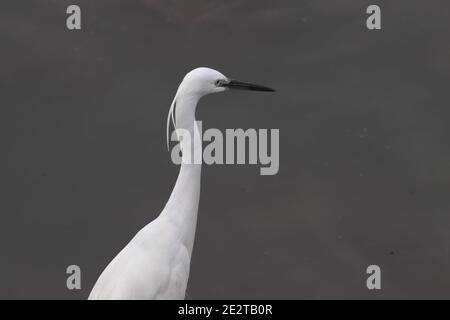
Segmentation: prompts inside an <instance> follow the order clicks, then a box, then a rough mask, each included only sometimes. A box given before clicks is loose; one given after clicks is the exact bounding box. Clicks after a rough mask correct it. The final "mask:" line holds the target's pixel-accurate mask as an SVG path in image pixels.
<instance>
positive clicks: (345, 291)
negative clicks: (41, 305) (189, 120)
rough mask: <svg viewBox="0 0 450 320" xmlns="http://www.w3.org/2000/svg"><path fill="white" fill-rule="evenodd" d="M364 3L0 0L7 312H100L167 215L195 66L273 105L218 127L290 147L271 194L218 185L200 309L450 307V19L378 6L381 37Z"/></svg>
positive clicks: (235, 113) (440, 5)
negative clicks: (176, 139)
mask: <svg viewBox="0 0 450 320" xmlns="http://www.w3.org/2000/svg"><path fill="white" fill-rule="evenodd" d="M68 4H78V5H80V6H81V9H82V30H81V31H75V32H73V31H68V30H67V29H66V25H65V19H66V13H65V10H66V7H67V5H68ZM369 4H372V1H360V0H353V1H350V0H339V1H335V0H328V1H325V0H307V1H299V0H296V1H294V0H292V1H287V0H281V1H262V0H258V1H241V0H239V1H238V0H231V1H230V0H227V1H225V0H223V1H207V0H195V1H194V0H192V1H181V0H179V1H162V0H159V1H157V0H145V1H144V0H140V1H138V0H121V1H118V0H108V1H106V0H102V1H99V0H96V1H87V0H81V1H61V0H58V1H57V0H53V1H50V0H39V1H11V0H2V1H1V4H0V8H1V10H0V46H1V47H0V104H1V108H0V128H1V129H0V130H1V134H0V141H1V146H2V148H3V151H2V157H1V159H0V168H1V179H0V191H1V193H0V194H1V195H2V200H1V201H0V215H1V216H0V252H1V260H0V298H62V299H80V298H86V297H87V296H88V293H89V291H90V289H91V288H92V286H93V284H94V281H95V280H96V278H97V277H98V275H99V274H100V272H101V271H102V270H103V268H104V267H105V266H106V264H107V263H108V262H109V261H110V260H111V259H112V258H113V257H114V256H115V254H116V253H117V252H118V251H119V250H120V249H121V248H122V247H123V246H124V245H125V244H126V243H127V242H128V241H129V240H130V239H131V237H132V236H133V235H134V234H135V232H136V231H137V230H139V229H140V228H141V227H143V226H144V225H145V224H146V223H148V222H149V221H151V220H152V219H153V218H155V217H156V215H157V214H158V213H159V212H160V210H161V209H162V208H163V206H164V204H165V201H166V200H167V198H168V196H169V193H170V191H171V188H172V186H173V184H174V182H175V179H176V175H177V173H178V169H177V167H176V166H174V165H173V164H172V163H171V162H170V158H169V155H168V153H167V152H166V150H165V120H166V118H165V117H166V114H167V110H168V107H169V105H170V102H171V99H172V97H173V94H174V92H175V90H176V87H177V86H178V84H179V81H180V80H181V78H182V77H183V75H184V74H185V73H186V72H187V71H189V70H190V69H192V68H194V67H197V66H210V67H213V68H216V69H218V70H220V71H221V72H223V73H224V74H226V75H229V76H231V77H234V78H238V79H242V80H248V81H254V82H257V83H258V82H259V83H262V84H267V85H270V86H273V87H275V88H277V89H278V92H277V93H276V94H272V95H267V94H256V93H255V94H252V93H247V92H236V93H227V94H222V95H215V96H211V97H207V98H205V99H204V100H202V102H201V105H200V107H199V113H198V116H199V118H200V119H201V120H203V125H204V127H205V128H208V127H217V128H220V129H225V128H280V139H281V141H280V172H279V174H278V175H276V176H260V175H259V168H258V167H257V166H209V167H205V168H204V171H203V177H202V195H201V203H200V211H199V221H198V227H197V238H196V244H195V249H194V255H193V260H192V265H191V277H190V282H189V287H188V293H189V295H190V296H191V297H192V298H193V299H216V298H288V299H300V298H450V272H449V271H450V144H449V140H450V128H449V126H448V123H449V121H450V104H449V102H450V97H449V92H450V90H449V80H450V36H449V35H450V29H449V27H450V3H449V2H448V1H444V0H441V1H438V0H432V1H411V0H397V1H382V0H379V1H376V4H378V5H380V6H381V9H382V30H381V31H369V30H367V28H366V27H365V20H366V18H367V15H366V14H365V10H366V8H367V6H368V5H369ZM70 264H77V265H79V266H80V267H81V269H82V290H80V291H69V290H67V289H66V286H65V284H66V283H65V282H66V276H67V275H66V274H65V269H66V267H67V266H68V265H70ZM370 264H377V265H379V266H380V267H381V270H382V290H380V291H376V292H374V291H369V290H367V288H366V285H365V281H366V277H367V275H366V274H365V270H366V267H367V266H368V265H370Z"/></svg>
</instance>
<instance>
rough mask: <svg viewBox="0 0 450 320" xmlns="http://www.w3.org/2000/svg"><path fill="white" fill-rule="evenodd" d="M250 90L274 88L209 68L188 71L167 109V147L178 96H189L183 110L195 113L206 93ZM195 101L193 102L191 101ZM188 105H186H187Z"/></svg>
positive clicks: (269, 90)
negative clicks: (248, 81) (231, 76)
mask: <svg viewBox="0 0 450 320" xmlns="http://www.w3.org/2000/svg"><path fill="white" fill-rule="evenodd" d="M233 89H234V90H251V91H268V92H273V91H275V90H274V89H271V88H268V87H265V86H261V85H258V84H252V83H247V82H242V81H237V80H232V79H230V78H228V77H226V76H224V75H223V74H221V73H220V72H219V71H216V70H214V69H210V68H204V67H202V68H197V69H194V70H192V71H190V72H189V73H188V74H186V76H185V77H184V79H183V81H182V82H181V84H180V86H179V87H178V91H177V93H176V95H175V98H174V99H173V101H172V104H171V106H170V109H169V114H168V116H167V132H166V133H167V149H169V129H170V120H172V123H173V126H174V127H176V121H175V109H177V110H178V107H176V106H177V102H178V99H180V98H190V100H191V103H190V104H184V107H183V108H184V110H186V108H188V109H189V110H190V112H194V113H195V108H196V106H197V101H198V100H199V99H200V98H201V97H203V96H206V95H208V94H211V93H217V92H223V91H226V90H233ZM192 101H195V103H192ZM187 106H188V107H187Z"/></svg>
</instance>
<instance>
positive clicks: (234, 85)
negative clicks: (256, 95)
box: [222, 80, 275, 92]
mask: <svg viewBox="0 0 450 320" xmlns="http://www.w3.org/2000/svg"><path fill="white" fill-rule="evenodd" d="M222 86H223V87H225V88H229V89H236V90H251V91H266V92H275V89H272V88H269V87H265V86H261V85H259V84H253V83H247V82H242V81H237V80H229V81H228V83H224V84H222Z"/></svg>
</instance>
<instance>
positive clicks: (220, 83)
mask: <svg viewBox="0 0 450 320" xmlns="http://www.w3.org/2000/svg"><path fill="white" fill-rule="evenodd" d="M222 84H223V81H222V80H220V79H219V80H216V82H215V85H216V87H220V86H221V85H222Z"/></svg>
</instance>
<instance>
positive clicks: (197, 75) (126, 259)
mask: <svg viewBox="0 0 450 320" xmlns="http://www.w3.org/2000/svg"><path fill="white" fill-rule="evenodd" d="M232 86H235V88H236V89H247V90H258V88H259V91H273V90H272V89H270V88H266V87H262V86H257V85H250V84H247V83H243V82H238V81H232V80H230V79H228V78H227V77H225V76H224V75H223V74H221V73H220V72H218V71H216V70H213V69H209V68H197V69H194V70H192V71H191V72H189V73H188V74H187V75H186V76H185V77H184V79H183V81H182V83H181V84H180V86H179V88H178V90H177V93H176V95H175V98H174V100H173V102H172V105H171V108H170V111H169V116H168V124H167V125H168V130H167V134H168V133H169V125H170V120H171V119H172V121H173V123H174V125H175V127H176V128H177V129H184V130H187V131H189V133H190V134H191V137H193V139H191V140H190V141H189V140H186V141H183V140H181V141H180V147H181V148H180V149H181V151H182V152H183V150H186V148H191V150H192V151H193V152H191V153H190V154H192V155H193V154H195V153H196V152H197V151H198V150H195V149H196V148H201V142H199V141H196V140H195V139H200V137H199V134H198V127H197V124H196V121H195V111H196V107H197V103H198V101H199V100H200V99H201V97H203V96H205V95H207V94H210V93H215V92H222V91H225V90H226V89H227V88H232ZM175 120H176V121H175ZM200 178H201V164H195V163H190V162H189V161H187V162H186V163H185V162H184V161H183V162H182V164H181V168H180V172H179V174H178V178H177V181H176V183H175V187H174V189H173V191H172V193H171V195H170V198H169V200H168V202H167V204H166V206H165V207H164V209H163V210H162V212H161V213H160V215H159V216H158V217H157V218H156V219H155V220H153V221H152V222H150V223H149V224H148V225H146V226H145V227H144V228H142V229H141V230H140V231H139V232H138V233H137V234H136V235H135V237H134V238H133V239H132V240H131V241H130V242H129V243H128V244H127V245H126V246H125V248H123V249H122V251H120V252H119V254H118V255H117V256H116V257H115V258H114V259H113V260H112V261H111V262H110V263H109V265H108V266H107V267H106V269H105V270H104V271H103V272H102V274H101V275H100V277H99V279H98V280H97V282H96V284H95V285H94V288H93V289H92V291H91V293H90V295H89V299H90V300H93V299H101V300H104V299H113V300H125V299H133V300H137V299H145V300H151V299H184V298H185V294H186V287H187V283H188V278H189V269H190V261H191V256H192V249H193V245H194V239H195V229H196V225H197V212H198V206H199V200H200Z"/></svg>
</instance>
